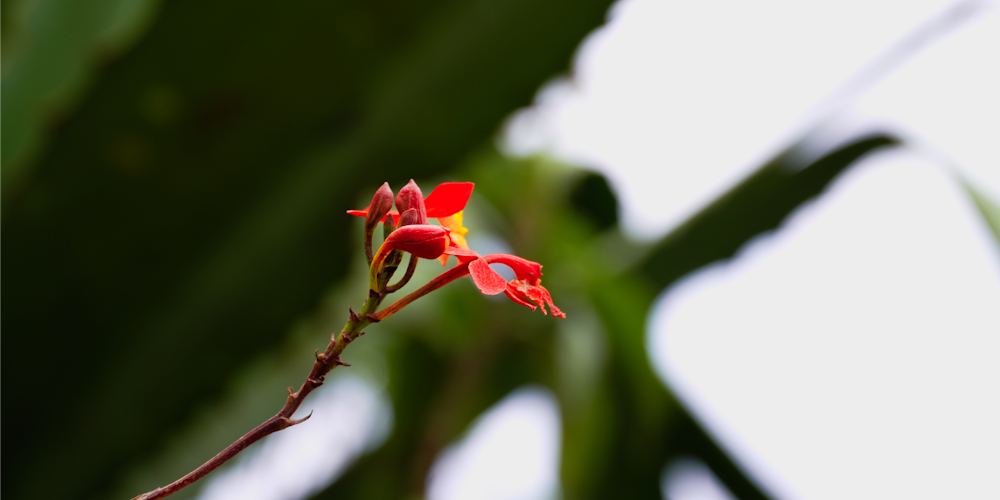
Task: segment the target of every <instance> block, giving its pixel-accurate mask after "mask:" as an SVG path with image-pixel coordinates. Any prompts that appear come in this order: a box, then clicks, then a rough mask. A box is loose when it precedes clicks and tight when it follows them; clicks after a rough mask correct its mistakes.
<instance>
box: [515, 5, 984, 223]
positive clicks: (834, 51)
mask: <svg viewBox="0 0 1000 500" xmlns="http://www.w3.org/2000/svg"><path fill="white" fill-rule="evenodd" d="M950 5H952V2H949V1H946V0H914V1H870V0H848V1H837V2H833V1H826V2H791V1H781V0H763V1H758V2H740V1H737V0H723V1H716V2H679V1H657V0H626V1H624V2H619V3H618V4H616V5H615V7H614V8H613V9H612V12H611V15H610V19H611V21H610V23H609V25H608V26H606V27H604V28H602V29H601V30H599V31H597V32H595V33H594V34H592V35H591V36H590V37H589V38H588V39H587V40H586V41H585V42H584V44H583V46H582V47H581V49H580V50H579V52H578V53H577V56H576V62H575V64H574V66H573V78H572V80H565V79H564V80H560V81H556V82H554V83H552V84H550V85H549V86H548V87H546V88H545V89H543V90H542V91H541V92H540V93H539V95H538V96H537V97H536V103H535V105H534V106H533V107H531V108H528V109H526V110H522V111H521V112H519V113H517V114H516V115H515V116H514V117H513V118H512V119H511V122H510V124H509V125H510V126H509V127H508V128H507V131H506V134H505V137H504V138H503V140H502V143H503V147H504V148H505V149H507V150H508V151H511V152H513V153H515V154H531V153H547V154H552V155H554V156H555V157H557V158H562V159H565V160H568V161H570V162H574V163H578V164H583V165H587V166H590V167H593V168H596V169H597V170H600V171H602V172H604V173H605V174H606V175H608V176H609V178H610V180H611V182H612V184H613V185H614V187H615V188H616V189H617V191H618V193H619V199H620V202H621V203H622V211H623V220H622V223H623V225H624V227H625V229H626V230H627V231H629V232H630V233H631V234H632V235H633V236H635V237H638V238H642V239H650V238H654V237H657V236H660V235H662V234H664V233H665V232H666V231H667V230H668V229H670V228H671V227H673V226H675V225H676V224H678V223H679V222H681V221H683V220H684V219H686V218H687V217H688V216H690V215H691V214H692V213H694V212H695V211H696V210H697V209H698V208H700V207H701V206H703V205H705V204H706V203H708V202H709V201H711V200H712V199H714V198H715V197H716V196H718V195H719V194H720V193H722V192H724V191H725V190H726V189H727V188H729V187H730V186H732V185H733V184H735V183H736V182H737V181H738V180H739V179H741V178H743V177H745V176H746V175H747V174H749V173H750V172H751V171H752V170H753V169H754V168H756V167H758V166H759V165H760V164H762V163H763V162H764V161H765V160H767V159H768V158H770V157H771V156H772V155H774V154H775V153H776V152H777V151H779V150H780V149H782V148H784V147H785V146H788V145H789V144H790V142H791V141H793V140H794V139H796V138H797V137H798V136H799V135H801V134H802V133H803V129H804V127H806V126H810V125H813V124H815V123H816V120H817V118H819V117H820V116H824V113H826V112H827V111H829V108H830V105H831V104H835V103H831V102H830V100H831V99H833V98H834V97H835V96H836V95H837V93H838V91H839V90H840V89H842V88H843V87H844V86H845V85H846V84H847V83H848V82H850V81H852V77H854V76H855V75H856V74H857V73H859V72H860V71H862V70H863V69H865V68H867V67H868V66H869V65H870V63H872V62H873V61H875V60H877V59H878V58H879V57H880V56H881V55H882V54H884V53H885V52H887V51H889V50H890V49H891V48H892V47H894V45H895V44H897V43H898V42H899V41H900V40H901V39H903V38H905V37H906V36H907V35H908V34H910V33H912V32H913V31H914V30H915V29H917V27H919V26H922V25H924V24H925V23H927V22H928V21H929V20H931V19H933V18H934V17H935V16H937V15H939V14H940V13H941V12H943V11H945V10H946V9H947V8H948V7H949V6H950ZM978 5H981V7H980V9H979V12H980V15H978V16H977V17H976V18H975V19H973V20H972V21H970V22H967V23H964V24H962V25H960V26H959V27H958V29H957V30H955V32H954V33H952V34H949V35H947V36H945V37H944V38H943V39H939V40H935V41H933V42H932V43H931V45H930V46H929V47H927V48H925V50H923V51H921V52H919V53H918V54H917V55H916V57H914V58H912V60H910V61H909V62H906V63H904V64H903V66H902V67H901V68H899V69H900V70H899V71H896V72H894V73H892V74H890V76H889V77H888V78H886V79H885V80H883V81H882V82H881V83H880V84H879V85H877V86H876V88H874V89H872V90H871V91H870V92H869V93H867V94H866V95H865V96H863V98H862V100H861V102H859V103H857V105H856V106H855V108H856V109H855V110H854V112H852V113H851V114H852V116H854V117H865V118H866V119H867V120H869V121H872V120H874V121H876V122H881V123H892V124H895V125H896V128H897V129H899V130H900V131H901V132H904V133H909V134H910V135H915V136H917V137H919V138H920V139H921V140H923V141H925V143H926V144H927V145H929V146H930V147H931V148H934V149H937V150H939V151H944V152H946V155H950V157H952V158H954V159H956V160H960V161H961V162H962V164H961V165H960V166H961V167H962V168H963V171H967V172H972V173H973V175H974V176H975V177H976V179H977V180H979V181H980V182H983V183H985V184H986V185H987V186H988V188H989V189H990V190H991V191H992V192H993V193H1000V153H998V149H1000V148H996V147H994V145H995V138H996V137H997V136H998V134H1000V99H998V97H997V91H996V89H998V88H1000V69H998V64H997V63H996V60H998V59H1000V54H998V52H1000V51H998V47H1000V19H998V18H1000V15H998V13H997V12H996V11H997V10H998V9H997V8H996V6H995V5H993V4H989V3H982V4H978Z"/></svg>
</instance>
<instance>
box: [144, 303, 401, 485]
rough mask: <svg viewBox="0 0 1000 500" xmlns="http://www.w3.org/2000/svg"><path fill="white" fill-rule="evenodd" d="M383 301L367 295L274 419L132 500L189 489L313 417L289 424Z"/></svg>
mask: <svg viewBox="0 0 1000 500" xmlns="http://www.w3.org/2000/svg"><path fill="white" fill-rule="evenodd" d="M384 297H385V296H384V295H383V294H380V293H378V292H370V293H369V296H368V300H367V301H365V305H364V307H362V309H361V314H357V313H355V312H354V311H351V317H350V319H348V320H347V324H345V325H344V329H343V330H341V332H340V335H336V336H333V337H331V339H330V343H329V344H328V345H327V346H326V351H324V352H323V353H322V354H320V353H319V351H318V350H317V352H316V362H315V363H313V367H312V370H311V371H310V372H309V376H307V377H306V380H305V381H304V382H302V386H301V387H300V388H299V390H298V391H296V392H292V388H291V387H289V388H288V398H287V399H286V400H285V406H284V407H282V408H281V411H279V412H278V413H277V414H276V415H275V416H273V417H271V418H269V419H267V420H266V421H265V422H264V423H262V424H260V425H258V426H257V427H255V428H254V429H253V430H252V431H250V432H248V433H246V434H245V435H243V437H241V438H239V439H237V440H236V441H235V442H234V443H233V444H231V445H229V446H227V447H226V449H224V450H222V451H221V452H219V454H218V455H216V456H214V457H212V458H211V459H210V460H209V461H207V462H205V463H204V464H202V465H201V466H200V467H198V468H197V469H195V470H193V471H191V472H190V473H188V474H187V475H185V476H184V477H182V478H180V479H178V480H176V481H174V482H172V483H170V484H168V485H166V486H164V487H162V488H157V489H155V490H153V491H150V492H148V493H144V494H142V495H139V496H137V497H135V498H133V499H132V500H154V499H157V498H164V497H167V496H169V495H172V494H174V493H176V492H178V491H180V490H181V489H183V488H185V487H187V486H189V485H191V484H192V483H194V482H195V481H197V480H199V479H201V478H203V477H205V476H206V475H208V473H210V472H212V471H213V470H215V469H216V468H218V467H219V466H220V465H222V464H224V463H226V462H228V461H229V460H230V459H232V458H233V457H235V456H236V454H238V453H239V452H241V451H243V450H244V449H246V447H248V446H250V445H251V444H253V443H256V442H257V441H260V440H261V438H263V437H264V436H267V435H268V434H271V433H274V432H277V431H280V430H283V429H287V428H289V427H291V426H293V425H296V424H300V423H302V422H305V421H306V420H308V419H309V416H312V413H310V414H309V416H307V417H305V418H303V419H299V420H292V418H291V416H292V415H293V414H294V413H295V411H296V410H298V409H299V406H300V405H302V401H304V400H305V398H306V396H308V395H309V393H311V392H312V391H313V390H314V389H316V388H317V387H319V386H321V385H323V381H324V380H325V379H326V375H327V374H328V373H330V371H331V370H333V369H334V368H336V367H337V366H338V365H345V366H346V363H344V362H343V361H341V360H340V354H341V353H343V352H344V349H345V348H346V347H347V346H348V345H349V344H350V343H351V342H353V341H354V340H355V339H357V338H358V337H360V336H361V335H364V332H362V331H361V330H362V329H364V327H366V326H368V325H369V324H371V323H372V319H371V318H370V316H371V313H372V311H375V310H376V309H378V306H379V304H381V302H382V299H383V298H384Z"/></svg>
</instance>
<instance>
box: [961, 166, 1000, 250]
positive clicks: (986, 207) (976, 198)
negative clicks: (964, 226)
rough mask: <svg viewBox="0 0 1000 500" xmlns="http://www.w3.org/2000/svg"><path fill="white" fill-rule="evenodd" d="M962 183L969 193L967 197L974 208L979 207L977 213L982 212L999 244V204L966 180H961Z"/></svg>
mask: <svg viewBox="0 0 1000 500" xmlns="http://www.w3.org/2000/svg"><path fill="white" fill-rule="evenodd" d="M963 184H964V185H965V190H966V192H968V193H969V197H970V198H972V201H973V202H974V203H975V204H976V208H978V209H979V213H980V214H982V216H983V221H984V222H986V226H987V227H989V228H990V231H991V232H992V233H993V238H994V240H995V241H996V243H997V245H1000V205H997V203H996V202H995V201H994V200H992V199H990V198H989V197H988V196H987V195H986V194H985V193H983V192H982V191H980V190H978V189H976V188H975V187H973V186H972V184H970V183H969V182H968V181H963Z"/></svg>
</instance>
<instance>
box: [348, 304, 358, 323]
mask: <svg viewBox="0 0 1000 500" xmlns="http://www.w3.org/2000/svg"><path fill="white" fill-rule="evenodd" d="M347 311H348V312H350V313H351V321H355V322H357V321H361V316H358V313H356V312H354V308H353V307H351V306H347Z"/></svg>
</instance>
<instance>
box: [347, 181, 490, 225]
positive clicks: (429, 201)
mask: <svg viewBox="0 0 1000 500" xmlns="http://www.w3.org/2000/svg"><path fill="white" fill-rule="evenodd" d="M410 183H412V184H413V187H416V183H414V182H413V180H410ZM410 183H408V184H407V185H406V187H404V188H403V189H402V190H400V192H399V195H397V197H396V204H397V207H396V208H400V207H399V206H398V205H399V202H400V201H402V200H401V199H400V198H401V197H403V199H404V200H406V203H409V201H410V200H412V199H413V198H414V197H413V194H414V193H413V192H412V191H410V192H409V193H410V194H409V195H407V196H405V197H404V196H403V193H404V191H405V190H407V188H409V187H410ZM473 187H475V184H473V183H471V182H443V183H441V184H438V186H437V187H436V188H434V190H433V191H431V194H429V195H427V197H426V198H425V199H424V210H425V212H426V217H428V218H443V217H451V216H453V215H455V214H457V213H459V212H461V211H462V210H463V209H464V208H465V204H466V203H468V202H469V197H470V196H472V188H473ZM416 192H417V193H419V188H417V190H416ZM406 208H415V207H413V206H409V205H408V206H407V207H406ZM347 213H349V214H351V215H357V216H359V217H367V216H368V209H365V210H348V211H347ZM389 215H391V216H392V217H393V220H394V221H396V222H398V221H399V211H398V210H392V211H390V212H389ZM382 220H385V217H383V218H382Z"/></svg>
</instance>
